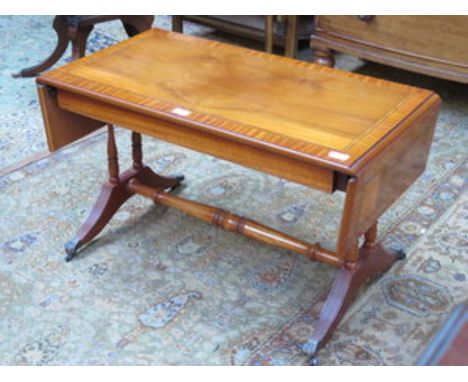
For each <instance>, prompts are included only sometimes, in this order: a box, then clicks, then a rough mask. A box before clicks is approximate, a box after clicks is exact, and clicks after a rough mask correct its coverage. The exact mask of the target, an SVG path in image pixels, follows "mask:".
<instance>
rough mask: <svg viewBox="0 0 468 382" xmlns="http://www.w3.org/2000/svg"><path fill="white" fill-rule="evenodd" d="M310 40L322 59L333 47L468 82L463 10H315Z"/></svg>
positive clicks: (326, 61) (327, 60)
mask: <svg viewBox="0 0 468 382" xmlns="http://www.w3.org/2000/svg"><path fill="white" fill-rule="evenodd" d="M311 46H312V48H313V49H314V52H315V59H314V60H315V62H316V63H320V64H322V65H327V66H333V65H334V57H333V53H334V51H338V52H344V53H348V54H351V55H354V56H357V57H360V58H362V59H365V60H369V61H375V62H378V63H381V64H386V65H391V66H394V67H397V68H401V69H406V70H410V71H414V72H418V73H422V74H427V75H430V76H435V77H439V78H443V79H447V80H452V81H457V82H462V83H468V49H467V47H468V16H371V15H367V16H317V17H316V18H315V33H314V34H313V35H312V37H311Z"/></svg>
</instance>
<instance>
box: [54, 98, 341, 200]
mask: <svg viewBox="0 0 468 382" xmlns="http://www.w3.org/2000/svg"><path fill="white" fill-rule="evenodd" d="M57 97H58V104H59V106H60V108H62V109H65V110H67V111H70V112H72V113H76V114H79V115H82V116H86V117H89V118H92V119H94V120H99V121H103V122H106V123H112V124H115V125H118V126H122V127H124V128H128V129H130V130H132V131H136V132H139V133H142V134H145V135H149V136H152V137H155V138H159V139H161V140H163V141H167V142H170V143H174V144H177V145H180V146H183V147H187V148H189V149H193V150H195V151H198V152H203V153H206V154H209V155H213V156H215V157H218V158H222V159H225V160H228V161H231V162H234V163H238V164H240V165H243V166H246V167H249V168H252V169H255V170H259V171H262V172H265V173H269V174H272V175H275V176H278V177H281V178H284V179H287V180H291V181H293V182H297V183H300V184H303V185H306V186H308V187H312V188H315V189H318V190H320V191H323V192H327V193H332V192H333V191H334V190H335V188H336V187H335V177H336V175H335V171H333V170H330V169H327V168H323V167H320V166H317V165H315V164H312V163H308V162H305V161H303V160H299V159H295V158H292V157H289V156H285V155H284V154H283V155H281V154H277V153H274V152H272V151H269V150H266V149H262V148H258V147H253V146H252V145H250V144H248V143H243V142H239V141H238V140H233V139H229V138H225V137H221V136H219V135H214V134H210V133H208V132H204V131H200V130H197V129H194V128H190V127H187V126H183V125H178V124H174V123H171V122H167V121H164V120H161V119H158V118H155V117H152V116H148V115H144V114H141V113H137V112H135V111H131V110H127V109H123V108H121V107H118V106H114V105H110V104H108V103H104V102H100V101H97V100H93V99H90V98H87V97H84V96H81V95H77V94H73V93H70V92H67V91H63V90H58V94H57ZM73 128H74V127H73V126H67V129H73Z"/></svg>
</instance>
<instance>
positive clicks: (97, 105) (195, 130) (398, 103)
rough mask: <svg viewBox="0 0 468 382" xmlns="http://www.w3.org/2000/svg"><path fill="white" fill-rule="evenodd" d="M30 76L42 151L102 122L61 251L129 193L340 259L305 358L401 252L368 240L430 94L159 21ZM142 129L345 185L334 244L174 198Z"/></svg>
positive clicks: (399, 180)
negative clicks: (91, 169)
mask: <svg viewBox="0 0 468 382" xmlns="http://www.w3.org/2000/svg"><path fill="white" fill-rule="evenodd" d="M37 82H38V84H39V86H38V89H39V97H40V101H41V105H42V112H43V116H44V122H45V129H46V133H47V138H48V143H49V147H50V149H51V150H56V149H58V148H60V147H61V146H63V145H66V144H68V143H69V142H72V141H73V140H75V139H77V138H79V137H81V136H83V135H85V134H87V133H89V132H91V131H93V130H95V129H97V128H99V127H101V126H103V125H105V124H107V126H108V160H109V179H108V181H107V182H106V183H105V184H104V185H103V188H102V192H101V194H100V196H99V198H98V200H97V202H96V205H95V206H94V208H93V210H92V212H91V214H90V216H89V218H88V219H87V221H86V222H85V223H84V225H83V226H82V227H81V228H80V230H79V231H78V233H77V235H76V237H75V238H74V239H73V240H71V241H70V242H69V243H67V244H66V245H65V250H66V253H67V256H66V260H71V259H72V258H73V257H74V256H75V255H76V254H77V251H78V249H79V248H81V247H83V246H85V245H86V244H87V243H89V242H90V241H91V240H92V239H93V238H94V237H95V236H96V235H97V234H98V233H99V232H100V231H101V230H102V229H103V228H104V226H105V225H106V224H107V222H108V221H109V220H110V219H111V217H112V216H113V214H114V213H115V212H116V211H117V210H118V208H119V207H120V206H121V205H122V204H123V203H124V202H125V201H126V200H127V199H128V198H130V197H131V196H132V195H135V194H139V195H144V196H146V197H148V198H151V199H153V200H154V201H155V202H156V203H161V204H163V205H167V206H171V207H175V208H178V209H180V210H182V211H184V212H185V213H187V214H188V215H192V216H195V217H198V218H200V219H202V220H204V221H207V222H210V223H212V224H214V225H216V226H219V227H222V228H224V229H227V230H229V231H234V232H238V233H241V234H243V235H245V236H248V237H250V238H254V239H257V240H260V241H263V242H265V243H268V244H273V245H276V246H278V247H281V248H284V249H287V250H291V251H295V252H298V253H299V254H302V255H304V256H306V257H308V258H309V259H311V260H314V261H320V262H324V263H327V264H329V265H331V266H334V267H336V268H338V271H337V275H336V279H335V281H334V283H333V285H332V288H331V291H330V294H329V295H328V298H327V300H326V302H325V305H324V307H323V309H322V311H321V315H320V318H319V321H318V323H317V325H316V326H315V330H314V333H313V335H312V336H311V337H310V339H309V340H308V341H306V342H305V343H304V345H303V349H304V351H305V352H306V353H308V354H310V355H311V358H310V364H314V363H316V362H317V360H316V358H315V354H316V353H317V351H318V350H319V348H321V347H322V346H323V345H324V344H325V342H326V341H327V340H328V339H329V338H330V336H331V334H332V332H333V330H334V329H335V327H336V326H337V325H338V322H339V321H340V319H341V318H342V316H343V314H344V313H345V311H346V310H347V308H348V307H349V305H350V304H351V302H352V301H353V299H354V298H355V296H356V294H357V292H358V290H359V288H360V286H361V285H363V284H364V283H365V282H366V280H367V279H368V278H370V277H372V276H374V275H375V274H378V273H380V272H383V271H386V270H387V269H389V268H390V267H391V266H392V264H393V263H394V262H395V261H396V260H397V259H401V258H403V257H404V253H403V252H401V251H389V250H385V249H383V248H382V247H381V246H380V245H379V244H378V243H377V242H376V235H377V220H378V218H379V217H380V215H381V214H382V213H383V212H385V211H386V210H387V209H388V207H389V206H390V205H391V204H392V203H393V202H394V201H395V200H396V199H397V198H398V197H399V196H400V195H401V194H402V193H403V192H404V191H405V190H406V189H407V188H408V187H409V186H410V185H411V184H412V183H413V182H414V181H415V180H416V178H417V177H418V176H419V175H420V174H421V173H422V172H423V170H424V168H425V165H426V161H427V156H428V152H429V148H430V145H431V141H432V136H433V131H434V126H435V122H436V118H437V113H438V108H439V104H440V99H439V97H438V96H437V95H436V94H434V93H433V92H430V91H427V90H423V89H418V88H414V87H409V86H404V85H400V84H396V83H391V82H387V81H383V80H378V79H374V78H368V77H364V76H361V75H356V74H352V73H347V72H342V71H339V70H336V69H331V68H327V67H322V66H319V65H315V64H309V63H306V62H301V61H296V60H294V59H290V58H285V57H279V56H274V55H270V54H267V53H262V52H257V51H253V50H249V49H245V48H240V47H236V46H231V45H227V44H221V43H218V42H214V41H208V40H204V39H201V38H196V37H192V36H186V35H181V34H178V33H174V32H166V31H162V30H158V29H152V30H149V31H147V32H144V33H142V34H140V35H138V36H135V37H133V38H131V39H129V40H126V41H124V42H122V43H120V44H117V45H115V46H113V47H110V48H107V49H104V50H102V51H100V52H98V53H95V54H93V55H90V56H88V57H85V58H82V59H79V60H77V61H74V62H71V63H69V64H67V65H65V66H63V67H61V68H58V69H56V70H53V71H50V72H48V73H46V74H44V75H43V76H41V77H39V78H38V79H37ZM113 124H117V125H119V126H123V127H125V128H128V129H130V130H131V131H132V151H133V166H132V167H131V168H130V169H128V170H126V171H124V172H122V173H120V172H119V166H118V160H117V149H116V145H115V141H114V131H113ZM141 134H147V135H150V136H153V137H157V138H160V139H162V140H164V141H168V142H172V143H175V144H178V145H181V146H185V147H188V148H190V149H194V150H197V151H200V152H203V153H207V154H211V155H214V156H216V157H219V158H223V159H226V160H229V161H232V162H236V163H239V164H241V165H244V166H247V167H251V168H254V169H257V170H261V171H264V172H266V173H269V174H273V175H276V176H279V177H282V178H285V179H288V180H290V181H293V182H297V183H301V184H304V185H306V186H309V187H313V188H316V189H319V190H322V191H324V192H327V193H333V192H335V191H337V190H339V191H344V192H346V198H345V203H344V212H343V217H342V220H341V225H340V228H339V235H338V241H337V245H336V250H333V251H332V250H330V249H326V248H322V247H321V246H320V245H319V243H315V244H309V243H306V242H303V241H301V240H298V239H296V238H293V237H290V236H288V235H286V234H284V233H281V232H278V231H276V230H274V229H272V228H269V227H266V226H264V225H262V224H259V223H257V222H254V221H252V220H249V219H247V218H244V217H240V216H237V215H235V214H233V213H230V212H227V211H224V210H221V209H218V208H214V207H210V206H206V205H203V204H200V203H197V202H195V201H190V200H187V199H183V198H181V197H178V196H176V195H174V194H173V193H172V194H171V192H170V191H171V190H173V189H174V188H176V187H177V186H178V185H179V184H180V182H181V181H182V177H168V176H162V175H158V174H156V173H154V172H153V171H152V170H151V169H150V168H149V167H148V166H145V165H144V164H143V161H142V148H141ZM362 236H364V242H363V245H362V246H360V244H359V240H360V238H361V237H362Z"/></svg>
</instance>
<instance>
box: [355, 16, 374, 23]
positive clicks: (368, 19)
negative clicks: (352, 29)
mask: <svg viewBox="0 0 468 382" xmlns="http://www.w3.org/2000/svg"><path fill="white" fill-rule="evenodd" d="M374 17H375V16H358V17H357V18H358V19H359V20H361V21H364V22H365V23H368V22H370V21H371V20H372V19H373V18H374Z"/></svg>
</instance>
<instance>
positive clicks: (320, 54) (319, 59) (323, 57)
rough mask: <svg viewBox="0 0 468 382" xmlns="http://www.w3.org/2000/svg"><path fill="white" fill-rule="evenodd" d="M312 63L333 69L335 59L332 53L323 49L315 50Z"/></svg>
mask: <svg viewBox="0 0 468 382" xmlns="http://www.w3.org/2000/svg"><path fill="white" fill-rule="evenodd" d="M313 62H315V63H316V64H319V65H324V66H329V67H330V68H333V67H334V66H335V58H334V57H333V51H332V50H331V49H329V48H325V47H320V48H318V47H317V48H315V49H314V60H313Z"/></svg>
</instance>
